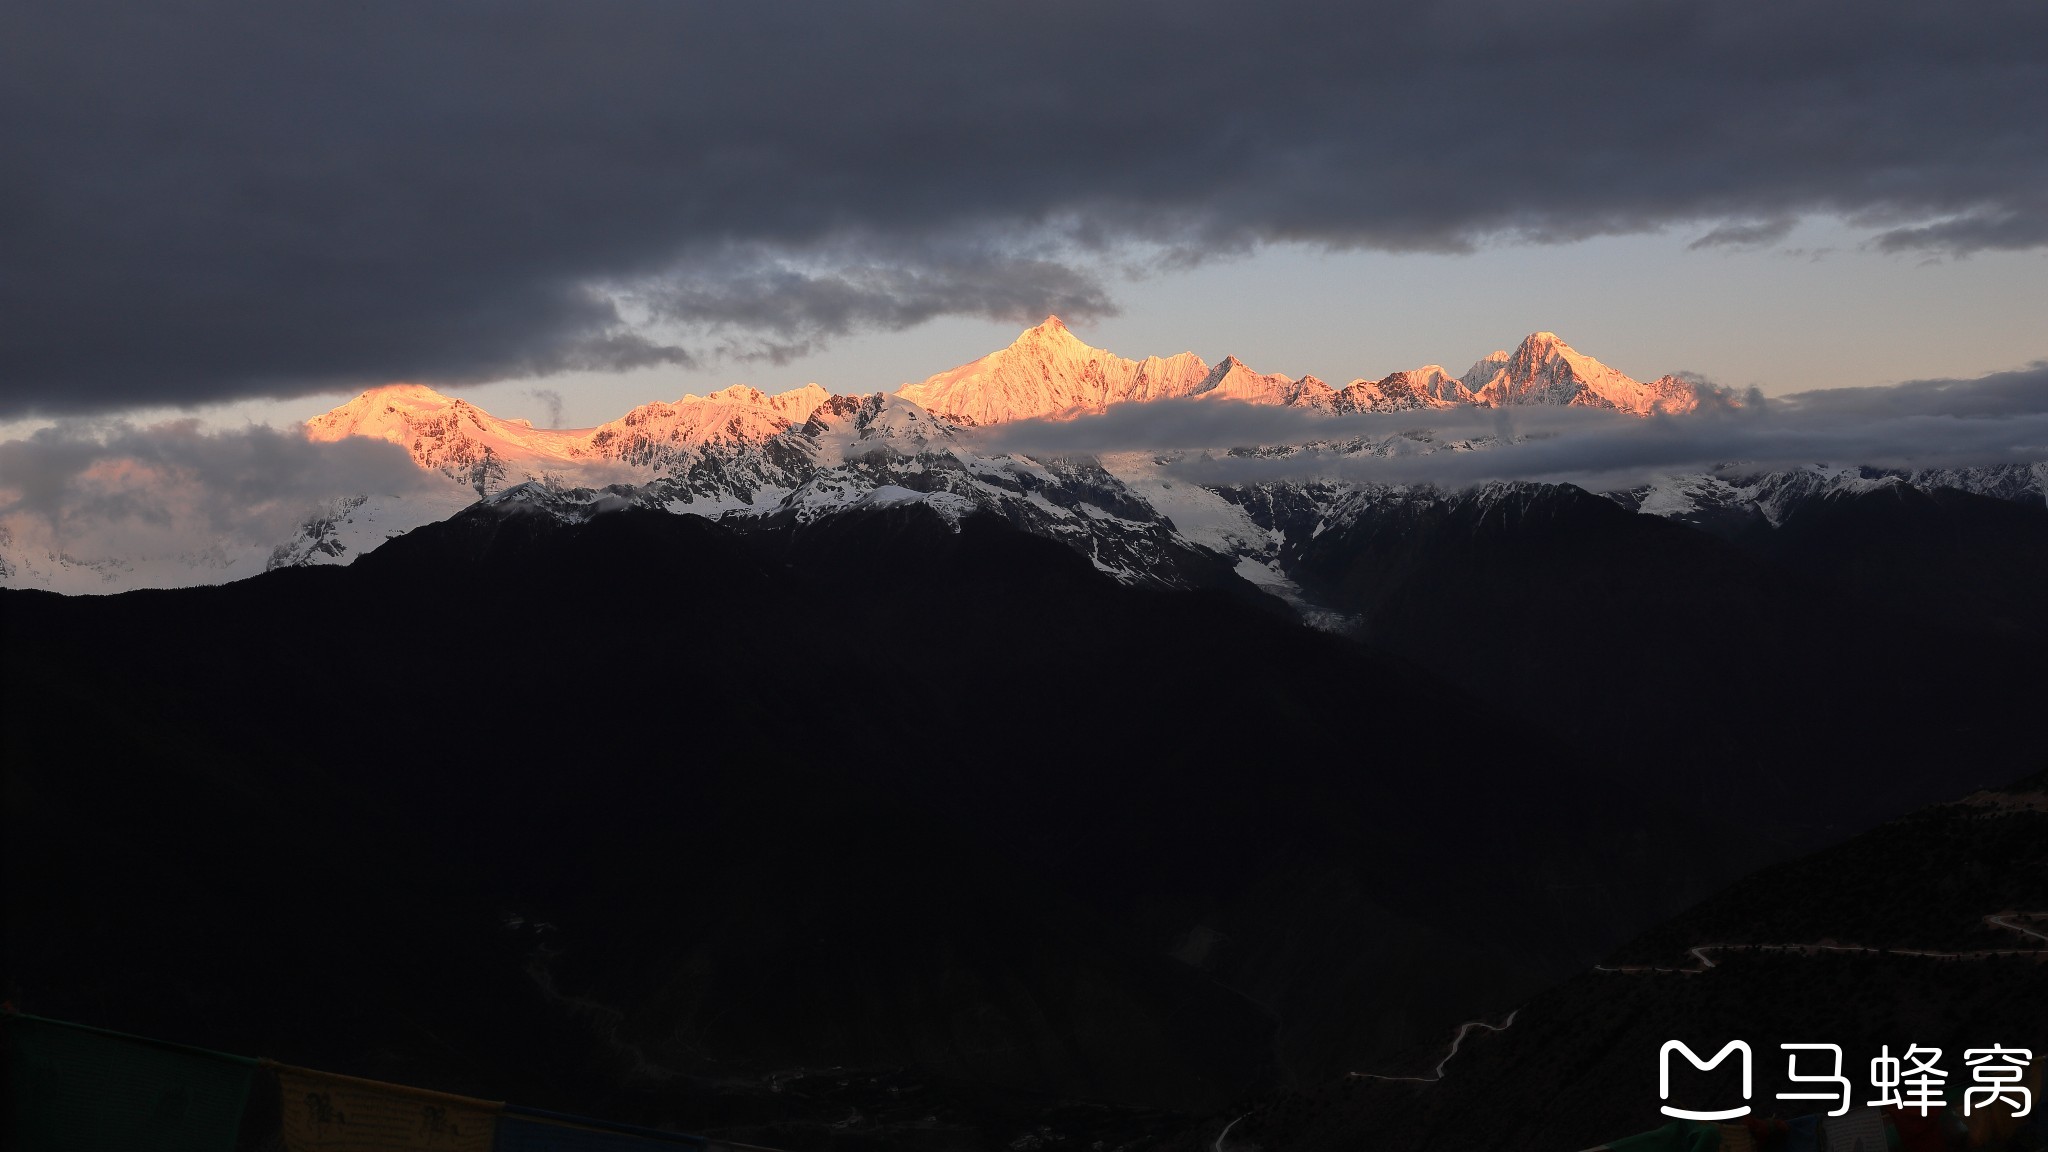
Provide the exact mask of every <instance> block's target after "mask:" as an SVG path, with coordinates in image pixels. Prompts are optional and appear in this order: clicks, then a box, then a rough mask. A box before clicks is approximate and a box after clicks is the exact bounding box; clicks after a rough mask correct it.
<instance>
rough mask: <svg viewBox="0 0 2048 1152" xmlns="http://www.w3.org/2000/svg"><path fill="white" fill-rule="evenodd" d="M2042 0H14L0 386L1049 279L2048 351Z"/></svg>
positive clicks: (590, 405)
mask: <svg viewBox="0 0 2048 1152" xmlns="http://www.w3.org/2000/svg"><path fill="white" fill-rule="evenodd" d="M2044 44H2048V8H2043V6H2041V5H2039V4H2038V3H2033V2H2031V0H2030V2H2022V3H2002V2H1997V0H1991V2H1985V3H1977V4H1972V5H1967V6H1954V7H1950V6H1933V5H1927V4H1924V3H1919V2H1911V3H1908V2H1901V0H1839V2H1832V0H1815V2H1802V3H1778V2H1773V3H1761V2H1759V3H1717V2H1712V0H1707V2H1697V0H1688V2H1685V3H1676V2H1657V0H1574V2H1571V3H1544V2H1534V0H1455V2H1439V3H1433V4H1426V5H1416V4H1409V3H1399V4H1395V3H1362V4H1356V5H1327V4H1316V5H1296V4H1273V3H1260V4H1249V3H1223V2H1215V0H1177V2H1174V3H1164V2H1158V3H1154V2H1135V3H1128V4H1118V5H1101V4H1093V3H1058V2H1052V3H1034V4H1030V5H1020V4H985V5H945V4H933V3H909V2H884V3H876V4H871V5H859V6H830V7H827V6H817V5H792V4H773V3H764V4H752V5H723V6H685V5H674V4H667V3H652V2H647V3H641V2H632V0H621V2H619V3H612V4H606V5H602V6H587V5H567V4H530V3H519V2H507V3H496V4H490V5H483V4H463V3H455V4H427V5H422V4H412V3H376V2H371V3H333V4H319V3H313V4H304V5H242V4H215V3H185V2H180V0H168V2H165V3H161V4H150V5H135V4H130V3H113V4H99V3H93V2H90V0H85V2H80V3H75V4H64V5H39V6H30V5H20V6H14V7H12V8H11V9H10V10H9V11H8V13H7V14H5V15H0V97H4V99H5V106H6V107H8V108H10V109H12V110H13V113H14V114H12V115H9V116H6V117H4V118H0V154H4V155H6V156H8V157H9V162H8V163H7V164H6V165H5V166H0V252H4V253H5V258H4V260H0V437H4V436H6V435H8V434H9V433H10V432H13V433H19V432H20V431H22V430H24V429H29V428H33V427H36V426H40V425H43V424H47V423H48V422H50V421H52V420H59V419H74V418H81V417H82V418H97V419H104V418H107V417H110V416H127V417H128V418H130V419H156V418H160V417H162V416H163V415H164V414H171V413H194V414H197V415H199V416H200V417H201V418H202V419H203V420H205V421H208V422H212V423H215V424H232V423H235V422H238V421H241V422H246V421H248V420H252V419H254V420H262V421H270V422H282V421H288V420H294V419H299V418H303V416H305V415H310V414H312V413H313V412H317V411H320V410H322V409H324V408H325V407H328V406H331V405H332V404H333V403H335V402H338V400H340V399H341V398H344V397H346V396H348V395H350V394H353V393H354V392H356V391H360V390H361V389H362V388H365V387H369V386H373V385H375V384H379V383H384V382H389V381H393V380H410V381H417V382H422V383H428V384H432V385H434V386H436V387H439V388H442V389H443V390H445V391H450V392H454V393H457V394H462V395H467V396H471V397H473V398H475V399H478V400H479V402H481V403H484V404H485V406H486V407H489V408H491V409H492V410H493V411H499V412H501V413H502V414H505V415H514V416H518V415H523V416H527V417H528V418H530V419H534V420H535V422H536V423H541V424H548V423H553V422H555V421H557V420H559V421H561V422H562V423H563V424H564V425H565V426H578V425H587V424H591V423H596V422H598V421H601V420H604V419H609V418H611V417H613V416H616V415H618V414H619V413H620V412H622V411H623V410H624V409H626V408H627V407H630V406H631V405H632V404H635V403H639V402H643V401H645V400H649V399H655V398H673V397H674V396H676V395H679V394H681V393H682V392H684V391H697V392H704V391H709V390H712V389H714V388H717V387H720V386H722V385H724V384H727V383H732V382H736V381H746V382H751V383H754V384H755V385H756V386H758V387H762V388H763V389H764V390H769V391H777V390H780V389H782V388H785V387H790V386H794V385H796V384H800V383H803V382H805V381H808V380H816V381H818V382H820V383H823V384H825V385H826V386H827V387H829V388H832V389H833V390H835V391H866V390H872V389H875V388H884V387H893V386H895V385H897V384H900V383H902V382H904V381H907V380H914V379H918V378H921V377H923V376H925V375H928V374H930V373H932V372H936V371H939V370H942V369H944V368H947V367H950V366H952V365H954V364H957V363H960V362H962V361H964V360H967V359H971V358H973V357H974V356H977V355H980V354H982V353H984V352H987V351H989V350H992V349H993V348H996V347H1000V346H1002V345H1003V344H1005V343H1007V342H1008V341H1009V339H1010V338H1011V337H1013V336H1014V335H1015V333H1016V332H1017V331H1018V330H1019V329H1021V328H1023V327H1025V326H1027V325H1029V324H1032V323H1035V322H1037V321H1038V320H1039V319H1041V318H1042V317H1043V316H1045V315H1047V314H1052V313H1057V314H1059V315H1061V316H1062V317H1063V318H1065V319H1066V320H1067V321H1068V323H1069V325H1070V326H1071V327H1072V328H1073V329H1074V330H1075V331H1076V332H1077V334H1079V335H1081V336H1082V337H1083V338H1085V339H1087V340H1089V341H1090V342H1091V343H1094V344H1097V345H1099V346H1104V347H1108V348H1110V349H1112V350H1114V351H1117V352H1119V353H1122V354H1124V355H1130V356H1142V355H1146V354H1152V353H1159V354H1169V353H1172V352H1176V351H1180V350H1183V349H1186V350H1192V351H1195V352H1197V353H1199V354H1201V355H1202V356H1204V357H1205V358H1207V359H1210V360H1212V361H1213V360H1216V359H1220V358H1221V357H1222V356H1223V355H1225V354H1234V355H1237V356H1239V357H1240V358H1241V359H1244V360H1246V361H1247V362H1249V363H1251V364H1252V365H1254V366H1255V367H1256V368H1258V369H1259V370H1261V371H1269V372H1270V371H1279V372H1287V373H1290V374H1299V373H1304V372H1307V373H1314V374H1316V375H1319V376H1323V377H1325V378H1326V379H1331V380H1335V381H1339V382H1341V381H1343V380H1348V379H1350V378H1352V377H1355V376H1361V375H1364V376H1378V375H1382V374H1384V373H1385V372H1388V371H1391V370H1394V369H1396V368H1403V367H1412V366H1415V365H1418V364H1421V363H1424V362H1430V361H1436V362H1442V363H1445V364H1446V365H1448V366H1450V367H1451V368H1452V369H1453V371H1458V370H1461V369H1462V368H1463V367H1464V366H1465V365H1466V364H1469V363H1470V362H1471V361H1472V360H1473V359H1476V358H1478V357H1479V356H1481V355H1483V354H1484V353H1486V352H1488V351H1490V350H1492V349H1494V348H1498V347H1511V346H1512V345H1513V344H1514V342H1515V341H1516V340H1518V339H1519V338H1520V337H1521V336H1523V335H1525V334H1527V333H1528V332H1530V331H1534V330H1537V329H1545V330H1551V331H1556V332H1559V333H1561V334H1562V335H1564V336H1565V337H1566V338H1567V339H1568V340H1570V341H1571V342H1572V343H1573V344H1574V345H1575V346H1577V347H1578V348H1580V349H1581V350H1582V351H1585V352H1588V353H1590V354H1592V355H1595V356H1598V357H1600V358H1601V359H1603V360H1605V361H1607V362H1608V363H1610V364H1612V365H1614V366H1615V367H1617V368H1620V369H1621V370H1623V371H1625V372H1628V373H1630V374H1632V375H1636V376H1639V377H1650V376H1655V375H1658V374H1661V373H1663V372H1667V371H1677V370H1685V371H1692V372H1697V373H1701V374H1703V375H1705V376H1707V377H1709V378H1711V379H1714V380H1716V381H1718V382H1722V383H1726V384H1729V385H1732V386H1735V387H1738V388H1746V387H1749V386H1752V385H1754V386H1757V387H1760V388H1762V389H1763V390H1764V391H1765V392H1766V393H1769V394H1782V393H1787V392H1793V391H1799V390H1803V389H1809V388H1816V387H1827V388H1839V387H1852V386H1860V385H1868V384H1881V383H1888V382H1895V381H1901V380H1911V379H1924V378H1932V377H1964V376H1976V375H1981V374H1984V373H1989V372H1996V371H2002V370H2009V369H2016V368H2019V367H2022V366H2024V365H2026V364H2028V363H2031V362H2033V361H2035V360H2038V359H2040V358H2042V357H2044V356H2048V339H2044V338H2043V337H2041V336H2040V335H2039V334H2038V332H2037V330H2038V329H2039V328H2041V327H2042V325H2040V323H2039V317H2040V315H2041V313H2042V311H2043V308H2042V306H2043V304H2044V303H2048V149H2043V148H2042V147H2040V125H2041V124H2043V123H2048V83H2043V80H2044V71H2048V66H2044V64H2043V56H2042V46H2043V45H2044Z"/></svg>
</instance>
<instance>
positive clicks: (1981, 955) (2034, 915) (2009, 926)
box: [1593, 912, 2048, 976]
mask: <svg viewBox="0 0 2048 1152" xmlns="http://www.w3.org/2000/svg"><path fill="white" fill-rule="evenodd" d="M2015 918H2025V919H2030V920H2031V919H2039V918H2048V912H1999V913H1996V914H1994V915H1990V916H1986V917H1984V923H1985V924H1986V925H1989V926H1990V927H1993V928H2003V929H2005V930H2006V931H2008V932H2017V933H2019V934H2020V935H2022V936H2031V937H2033V938H2034V939H2036V940H2048V933H2042V932H2038V931H2035V930H2034V929H2032V928H2029V927H2027V926H2026V925H2024V924H2020V923H2017V922H2016V920H2015ZM1734 951H1742V952H1794V953H1799V954H1801V955H1806V956H1813V955H1818V954H1819V953H1822V952H1870V953H1889V954H1891V955H1893V956H1921V957H1926V958H1928V959H1932V960H1990V959H1993V958H1996V957H2001V956H2031V957H2033V958H2035V959H2036V960H2044V959H2048V948H1977V949H1973V950H1971V951H1967V952H1941V951H1936V950H1934V949H1930V948H1873V947H1870V946H1868V945H1864V944H1828V943H1818V944H1700V945H1696V946H1694V947H1691V948H1688V949H1686V952H1687V953H1688V954H1689V955H1691V956H1692V958H1693V959H1695V960H1697V961H1699V963H1698V965H1696V966H1694V967H1690V968H1666V967H1662V966H1659V965H1655V964H1595V965H1593V971H1595V972H1620V973H1623V974H1626V975H1632V976H1633V975H1642V974H1645V973H1651V972H1676V973H1679V974H1681V975H1686V976H1692V975H1697V974H1698V973H1701V972H1705V971H1706V970H1707V969H1709V968H1712V967H1714V960H1713V958H1712V957H1711V956H1708V955H1707V953H1709V952H1734Z"/></svg>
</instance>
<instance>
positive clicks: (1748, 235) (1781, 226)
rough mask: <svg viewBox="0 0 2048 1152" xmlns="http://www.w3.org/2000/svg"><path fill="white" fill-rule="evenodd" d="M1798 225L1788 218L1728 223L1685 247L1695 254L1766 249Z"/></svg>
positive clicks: (1789, 233)
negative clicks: (1740, 249)
mask: <svg viewBox="0 0 2048 1152" xmlns="http://www.w3.org/2000/svg"><path fill="white" fill-rule="evenodd" d="M1798 223H1799V222H1798V221H1796V220H1794V219H1792V218H1791V217H1790V216H1780V217H1779V218H1777V219H1776V220H1762V221H1757V222H1754V223H1734V222H1730V223H1727V224H1723V225H1720V226H1719V227H1717V228H1715V229H1714V230H1713V231H1711V232H1708V233H1707V234H1706V235H1704V236H1701V237H1700V238H1699V239H1697V240H1695V241H1693V242H1692V243H1690V244H1687V245H1686V247H1687V248H1690V249H1692V250H1693V251H1695V252H1697V251H1699V250H1700V249H1702V248H1768V247H1770V246H1771V245H1773V244H1776V243H1777V242H1778V241H1780V240H1783V239H1784V238H1785V237H1787V236H1790V235H1791V234H1792V229H1793V228H1794V227H1796V226H1797V225H1798Z"/></svg>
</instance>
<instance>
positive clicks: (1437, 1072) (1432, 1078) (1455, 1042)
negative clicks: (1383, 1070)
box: [1345, 1008, 1521, 1084]
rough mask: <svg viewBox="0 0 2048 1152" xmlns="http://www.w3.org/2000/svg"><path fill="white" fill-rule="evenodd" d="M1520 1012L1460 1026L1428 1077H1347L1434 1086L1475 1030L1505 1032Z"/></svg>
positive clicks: (1365, 1074)
mask: <svg viewBox="0 0 2048 1152" xmlns="http://www.w3.org/2000/svg"><path fill="white" fill-rule="evenodd" d="M1520 1011H1521V1009H1520V1008H1517V1009H1515V1011H1514V1012H1510V1013H1508V1018H1507V1019H1505V1020H1503V1021H1501V1022H1500V1023H1498V1024H1488V1023H1487V1022H1486V1021H1484V1020H1467V1021H1465V1022H1464V1023H1463V1024H1460V1025H1458V1034H1457V1035H1456V1036H1453V1037H1451V1050H1450V1051H1449V1052H1446V1053H1444V1058H1443V1059H1441V1060H1439V1061H1437V1062H1436V1068H1435V1069H1433V1070H1432V1071H1431V1072H1430V1074H1429V1075H1427V1076H1382V1075H1380V1074H1379V1073H1377V1072H1348V1073H1346V1074H1345V1075H1347V1076H1349V1077H1350V1078H1351V1079H1353V1080H1407V1081H1410V1082H1413V1083H1416V1084H1434V1083H1436V1082H1437V1081H1439V1080H1441V1079H1443V1078H1444V1065H1446V1064H1449V1063H1450V1062H1451V1058H1452V1057H1453V1056H1456V1055H1457V1054H1458V1049H1459V1048H1460V1047H1462V1046H1463V1045H1464V1043H1465V1037H1467V1036H1470V1035H1471V1034H1472V1030H1473V1029H1475V1028H1483V1029H1485V1030H1486V1031H1488V1032H1505V1031H1507V1030H1508V1028H1509V1027H1510V1026H1511V1025H1513V1024H1514V1022H1515V1012H1520Z"/></svg>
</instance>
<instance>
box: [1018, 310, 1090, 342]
mask: <svg viewBox="0 0 2048 1152" xmlns="http://www.w3.org/2000/svg"><path fill="white" fill-rule="evenodd" d="M1078 339H1079V337H1077V336H1075V335H1074V334H1073V333H1072V332H1070V331H1068V330H1067V325H1066V322H1065V321H1062V320H1061V319H1060V318H1059V317H1057V316H1047V317H1046V318H1045V319H1044V320H1042V321H1040V322H1039V324H1038V326H1037V327H1036V328H1026V329H1025V330H1024V332H1023V334H1022V335H1020V336H1018V337H1017V340H1016V342H1017V343H1019V344H1025V343H1031V342H1034V341H1041V340H1078Z"/></svg>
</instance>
